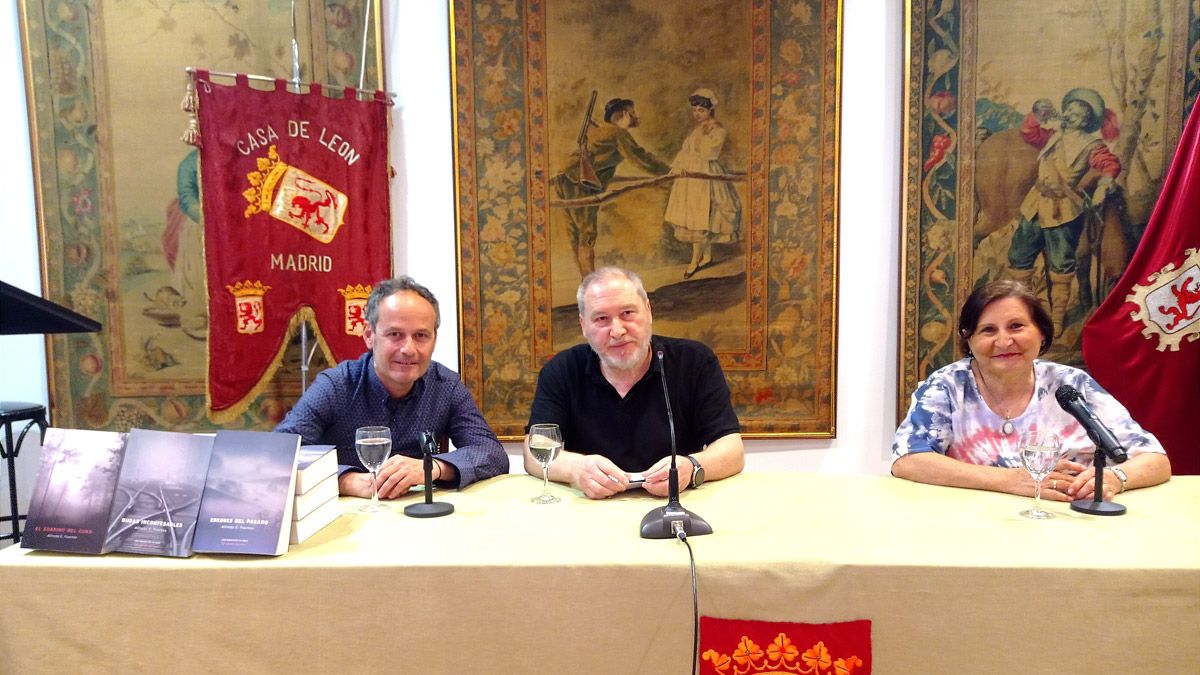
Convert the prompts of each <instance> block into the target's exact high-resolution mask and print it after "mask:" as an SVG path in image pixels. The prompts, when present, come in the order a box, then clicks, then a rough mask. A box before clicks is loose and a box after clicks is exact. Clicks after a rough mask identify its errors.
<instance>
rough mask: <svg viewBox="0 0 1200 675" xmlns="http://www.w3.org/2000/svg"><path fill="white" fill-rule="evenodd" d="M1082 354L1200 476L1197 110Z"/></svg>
mask: <svg viewBox="0 0 1200 675" xmlns="http://www.w3.org/2000/svg"><path fill="white" fill-rule="evenodd" d="M1083 358H1084V361H1086V362H1087V365H1088V369H1089V370H1090V371H1091V373H1092V375H1093V376H1094V377H1095V378H1096V381H1097V382H1099V383H1100V384H1101V385H1102V386H1103V387H1104V388H1105V389H1107V390H1108V391H1109V393H1111V394H1112V395H1113V396H1115V397H1117V399H1118V400H1119V401H1121V403H1123V404H1125V406H1126V407H1127V408H1129V412H1130V413H1131V414H1132V415H1133V418H1134V419H1135V420H1137V421H1138V423H1140V424H1141V425H1142V426H1143V427H1145V428H1146V429H1147V430H1148V431H1150V432H1151V433H1153V434H1154V435H1155V436H1157V437H1158V440H1159V441H1161V442H1162V444H1163V447H1164V448H1166V450H1167V456H1168V457H1169V458H1170V459H1171V473H1174V474H1200V424H1197V423H1196V416H1197V414H1198V413H1200V113H1197V112H1196V111H1195V110H1194V109H1193V111H1192V113H1191V115H1190V117H1189V118H1188V122H1187V125H1186V126H1185V128H1184V130H1183V136H1182V138H1181V139H1180V141H1179V147H1178V148H1177V149H1176V150H1175V159H1174V161H1173V162H1172V163H1171V169H1170V171H1169V172H1168V173H1167V175H1166V178H1165V179H1164V180H1163V187H1162V193H1161V194H1160V195H1159V197H1158V203H1157V204H1155V206H1154V212H1153V213H1152V214H1151V215H1150V222H1149V223H1147V225H1146V232H1145V234H1143V235H1142V241H1141V243H1140V244H1139V245H1138V249H1137V251H1136V252H1135V253H1134V255H1133V259H1132V260H1131V261H1130V263H1129V267H1128V268H1126V269H1125V273H1124V275H1122V276H1121V280H1120V281H1118V282H1117V285H1116V286H1115V287H1114V288H1113V290H1112V292H1111V293H1110V294H1109V295H1108V297H1107V298H1106V299H1105V300H1104V304H1102V305H1100V307H1099V308H1098V309H1097V310H1096V313H1095V314H1093V315H1092V318H1091V320H1090V321H1088V323H1087V325H1086V326H1085V327H1084V329H1083Z"/></svg>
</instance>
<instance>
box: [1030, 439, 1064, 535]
mask: <svg viewBox="0 0 1200 675" xmlns="http://www.w3.org/2000/svg"><path fill="white" fill-rule="evenodd" d="M1061 455H1062V441H1061V440H1059V438H1058V436H1055V435H1053V434H1049V433H1044V432H1037V431H1027V432H1025V433H1023V434H1021V464H1022V465H1023V466H1024V467H1025V470H1026V471H1028V472H1029V475H1030V476H1032V477H1033V481H1034V486H1033V508H1032V509H1026V510H1024V511H1022V512H1021V515H1022V516H1025V517H1026V518H1034V519H1036V520H1045V519H1047V518H1053V517H1054V514H1053V513H1050V512H1049V511H1043V510H1042V480H1043V479H1045V478H1046V476H1048V475H1049V474H1050V472H1051V471H1053V470H1054V467H1055V466H1057V465H1058V460H1059V457H1060V456H1061Z"/></svg>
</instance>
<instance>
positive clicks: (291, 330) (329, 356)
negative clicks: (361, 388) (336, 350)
mask: <svg viewBox="0 0 1200 675" xmlns="http://www.w3.org/2000/svg"><path fill="white" fill-rule="evenodd" d="M305 322H307V323H308V324H309V326H310V327H311V328H312V329H313V337H314V338H315V339H316V341H317V344H318V345H319V346H320V347H321V353H322V354H324V355H325V362H326V363H331V364H336V363H337V360H335V359H334V358H333V352H332V351H330V350H329V347H328V345H327V344H326V342H325V336H324V335H323V334H322V333H321V327H320V326H318V325H317V314H316V312H314V311H313V309H312V307H309V306H308V305H305V306H303V307H301V308H300V309H298V310H296V313H295V314H293V315H292V318H291V320H290V321H289V322H288V328H287V331H286V332H285V333H284V334H283V341H282V342H280V343H279V349H278V350H277V351H276V352H275V357H274V358H272V359H271V363H270V365H268V366H267V368H266V370H264V371H263V374H262V377H261V378H259V380H258V384H255V385H254V387H252V388H251V389H250V391H249V392H247V393H246V395H245V396H243V397H242V399H241V400H240V401H238V402H237V403H235V404H233V405H232V406H230V407H228V408H226V409H224V410H213V408H212V393H211V392H209V391H208V387H207V386H206V387H205V392H204V398H205V403H206V407H207V408H208V419H209V420H211V421H212V422H214V423H216V424H229V423H230V422H234V421H236V420H237V419H238V418H239V417H241V416H242V415H243V414H244V413H245V412H246V411H247V410H249V409H250V405H251V404H253V403H254V401H255V400H256V399H257V398H258V397H259V396H261V395H262V394H263V392H264V391H266V390H267V387H269V386H271V378H273V377H274V376H275V371H277V370H279V367H280V366H282V365H283V354H284V352H285V351H287V347H288V345H289V344H291V341H292V337H293V336H295V335H296V334H297V333H299V332H300V325H301V324H303V323H305ZM363 349H364V350H365V349H366V347H365V346H364V347H363ZM306 356H307V355H306V354H301V355H300V358H301V359H304V358H305V357H306ZM209 358H212V355H211V354H209ZM205 372H207V370H206V371H205ZM206 379H207V376H206Z"/></svg>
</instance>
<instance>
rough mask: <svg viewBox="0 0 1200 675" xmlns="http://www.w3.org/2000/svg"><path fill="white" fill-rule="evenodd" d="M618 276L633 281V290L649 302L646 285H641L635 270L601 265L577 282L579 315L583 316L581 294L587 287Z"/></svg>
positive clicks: (576, 300)
mask: <svg viewBox="0 0 1200 675" xmlns="http://www.w3.org/2000/svg"><path fill="white" fill-rule="evenodd" d="M613 277H620V278H622V279H628V280H629V281H631V282H633V287H634V290H636V291H637V294H638V297H640V298H641V299H642V300H645V301H646V302H647V303H649V302H650V296H649V295H648V294H647V293H646V287H645V286H643V285H642V278H641V277H639V276H638V275H637V273H635V272H631V271H629V270H627V269H625V268H623V267H601V268H600V269H598V270H596V271H594V272H591V273H589V274H588V275H587V276H586V277H584V278H583V281H581V282H579V290H578V291H575V304H576V305H577V306H578V307H579V316H583V296H584V295H585V294H586V293H587V289H588V287H590V286H591V285H592V284H594V283H596V282H597V281H603V280H605V279H611V278H613Z"/></svg>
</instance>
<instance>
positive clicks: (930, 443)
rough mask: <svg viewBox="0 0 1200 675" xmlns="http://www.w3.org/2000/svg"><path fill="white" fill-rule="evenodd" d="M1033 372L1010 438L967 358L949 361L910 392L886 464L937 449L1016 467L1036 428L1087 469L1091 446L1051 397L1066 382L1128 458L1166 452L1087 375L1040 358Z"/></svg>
mask: <svg viewBox="0 0 1200 675" xmlns="http://www.w3.org/2000/svg"><path fill="white" fill-rule="evenodd" d="M1033 372H1034V380H1035V383H1034V393H1033V397H1032V398H1031V399H1030V400H1029V405H1028V406H1027V407H1026V408H1025V410H1024V411H1022V412H1021V414H1020V415H1017V416H1016V417H1013V418H1012V420H1011V421H1012V423H1013V426H1014V427H1015V429H1014V431H1013V433H1011V434H1008V435H1005V434H1003V433H1001V431H1000V428H1001V427H1002V426H1003V425H1004V418H1003V417H1001V416H1000V415H998V414H996V413H995V412H992V409H991V408H989V407H988V405H987V403H985V402H984V400H983V397H982V396H981V395H980V393H979V388H978V386H977V384H976V382H975V374H974V373H973V372H972V370H971V359H962V360H960V361H955V362H954V363H951V364H950V365H948V366H946V367H944V368H941V369H939V370H937V371H935V372H934V373H932V374H930V375H929V377H928V378H927V379H926V380H925V381H924V382H922V383H921V384H920V385H919V386H917V390H916V391H915V392H913V396H912V405H911V407H909V409H908V416H907V417H905V418H904V421H903V422H902V423H901V424H900V428H899V429H897V430H896V438H895V441H894V442H893V443H892V462H895V461H896V460H897V459H899V458H900V457H902V456H904V455H907V454H909V453H913V452H937V453H941V454H943V455H946V456H947V457H953V458H954V459H957V460H960V461H963V462H968V463H970V464H983V465H988V466H1000V467H1009V468H1011V467H1019V466H1021V453H1020V448H1019V447H1018V445H1019V444H1020V438H1021V434H1022V433H1023V432H1025V431H1031V430H1036V429H1038V428H1041V429H1042V430H1048V431H1052V432H1054V433H1055V434H1056V435H1057V436H1058V437H1059V438H1060V439H1062V444H1063V445H1062V447H1063V450H1064V451H1065V455H1066V456H1067V457H1069V458H1071V459H1074V460H1075V461H1078V462H1079V463H1081V464H1083V465H1084V466H1091V462H1092V453H1093V452H1095V446H1094V445H1093V443H1092V441H1091V439H1090V438H1088V436H1087V432H1086V431H1084V429H1083V426H1082V425H1080V424H1079V422H1078V421H1077V420H1076V419H1075V418H1074V417H1072V416H1071V415H1070V414H1069V413H1067V412H1066V411H1065V410H1063V409H1062V407H1061V406H1059V404H1058V401H1057V400H1056V399H1055V398H1054V392H1056V391H1058V388H1059V387H1060V386H1062V385H1065V384H1069V385H1071V386H1072V387H1075V389H1076V390H1078V391H1079V393H1080V394H1083V398H1084V399H1085V400H1086V401H1087V404H1088V407H1090V408H1091V409H1092V411H1093V412H1095V413H1096V417H1098V418H1100V420H1101V421H1102V422H1104V424H1105V425H1106V426H1108V428H1109V429H1111V430H1112V432H1113V435H1114V436H1116V437H1117V440H1118V441H1120V443H1121V445H1123V446H1124V447H1125V450H1126V451H1127V452H1128V453H1129V456H1130V457H1133V456H1135V455H1139V454H1141V453H1144V452H1159V453H1165V452H1166V451H1165V450H1163V447H1162V445H1161V444H1160V443H1159V442H1158V439H1156V438H1155V437H1154V435H1153V434H1151V433H1150V432H1148V431H1146V430H1145V429H1142V427H1141V426H1139V425H1138V423H1137V422H1135V421H1134V420H1133V418H1132V417H1130V416H1129V411H1128V410H1126V409H1125V406H1123V405H1121V403H1120V402H1119V401H1117V399H1115V398H1113V397H1112V395H1111V394H1109V393H1108V392H1107V391H1105V390H1104V389H1103V388H1102V387H1101V386H1100V384H1099V383H1098V382H1096V380H1094V379H1092V376H1091V375H1088V374H1087V373H1085V372H1084V371H1082V370H1079V369H1078V368H1072V367H1070V366H1064V365H1061V364H1058V363H1053V362H1051V361H1040V360H1035V361H1034V362H1033Z"/></svg>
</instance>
